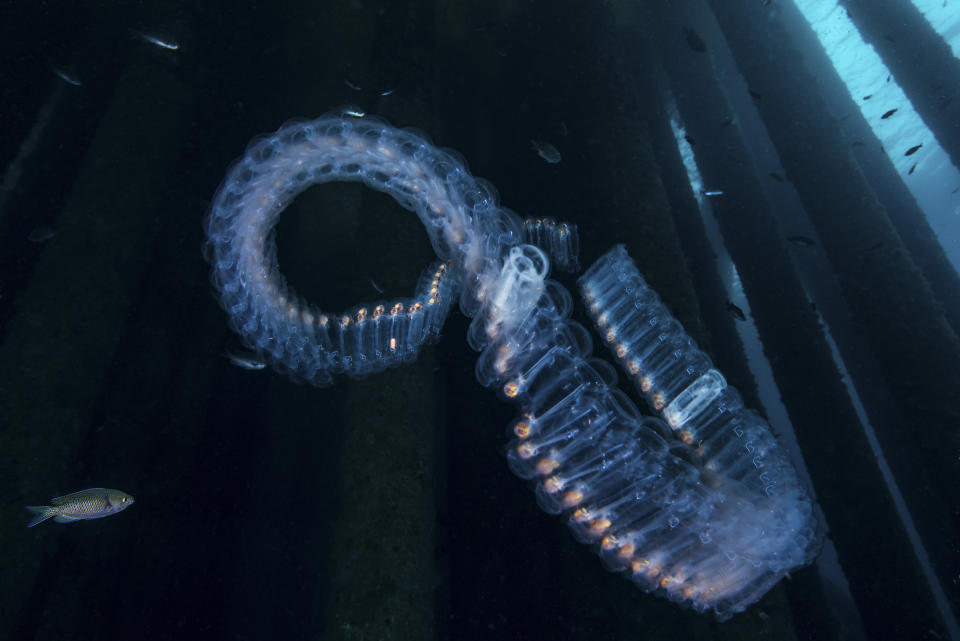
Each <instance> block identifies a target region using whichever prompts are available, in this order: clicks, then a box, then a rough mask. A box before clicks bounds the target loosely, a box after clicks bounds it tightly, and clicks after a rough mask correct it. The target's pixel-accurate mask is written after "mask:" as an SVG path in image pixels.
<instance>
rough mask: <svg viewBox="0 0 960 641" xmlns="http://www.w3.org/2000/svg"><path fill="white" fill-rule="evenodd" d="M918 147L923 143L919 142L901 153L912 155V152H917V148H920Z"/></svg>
mask: <svg viewBox="0 0 960 641" xmlns="http://www.w3.org/2000/svg"><path fill="white" fill-rule="evenodd" d="M920 147H923V143H920V144H919V145H914V146H913V147H910V149H907V151H906V153H905V154H903V155H904V156H912V155H913V154H915V153H917V150H918V149H920Z"/></svg>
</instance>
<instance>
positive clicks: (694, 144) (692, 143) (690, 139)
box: [683, 134, 697, 147]
mask: <svg viewBox="0 0 960 641" xmlns="http://www.w3.org/2000/svg"><path fill="white" fill-rule="evenodd" d="M683 139H684V140H686V141H687V142H688V143H690V146H691V147H696V145H697V141H696V140H694V138H693V136H688V135H687V134H683Z"/></svg>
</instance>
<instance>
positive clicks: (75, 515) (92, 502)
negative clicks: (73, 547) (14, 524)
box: [27, 487, 133, 527]
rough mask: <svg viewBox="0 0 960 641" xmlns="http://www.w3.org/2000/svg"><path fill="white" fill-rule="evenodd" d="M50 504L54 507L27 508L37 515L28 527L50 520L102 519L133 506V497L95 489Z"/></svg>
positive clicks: (68, 495) (31, 506) (113, 491)
mask: <svg viewBox="0 0 960 641" xmlns="http://www.w3.org/2000/svg"><path fill="white" fill-rule="evenodd" d="M50 503H52V505H28V506H27V509H28V510H30V511H31V512H33V513H34V514H35V515H36V516H34V517H33V520H32V521H30V523H28V524H27V527H33V526H34V525H37V524H38V523H43V522H44V521H46V520H47V519H49V518H52V519H53V520H54V521H56V522H57V523H74V522H76V521H88V520H90V519H102V518H103V517H105V516H110V515H111V514H116V513H117V512H121V511H123V510H125V509H127V508H128V507H130V506H131V505H133V497H132V496H130V495H129V494H127V493H126V492H121V491H120V490H108V489H106V488H102V487H93V488H90V489H89V490H81V491H79V492H74V493H73V494H67V495H66V496H58V497H56V498H52V499H50Z"/></svg>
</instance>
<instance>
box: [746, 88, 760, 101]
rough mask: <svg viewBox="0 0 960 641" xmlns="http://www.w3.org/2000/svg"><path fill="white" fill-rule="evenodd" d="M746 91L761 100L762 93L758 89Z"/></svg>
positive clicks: (755, 98)
mask: <svg viewBox="0 0 960 641" xmlns="http://www.w3.org/2000/svg"><path fill="white" fill-rule="evenodd" d="M747 91H748V92H749V93H750V97H751V98H753V99H754V100H763V95H762V94H761V93H760V92H759V91H754V90H753V89H747Z"/></svg>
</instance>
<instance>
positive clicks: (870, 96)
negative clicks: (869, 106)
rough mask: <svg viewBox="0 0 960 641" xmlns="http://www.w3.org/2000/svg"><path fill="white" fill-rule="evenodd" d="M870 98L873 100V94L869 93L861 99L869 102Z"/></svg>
mask: <svg viewBox="0 0 960 641" xmlns="http://www.w3.org/2000/svg"><path fill="white" fill-rule="evenodd" d="M871 98H873V94H872V93H871V94H867V95H866V96H864V97H863V99H864V100H870V99H871Z"/></svg>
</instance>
